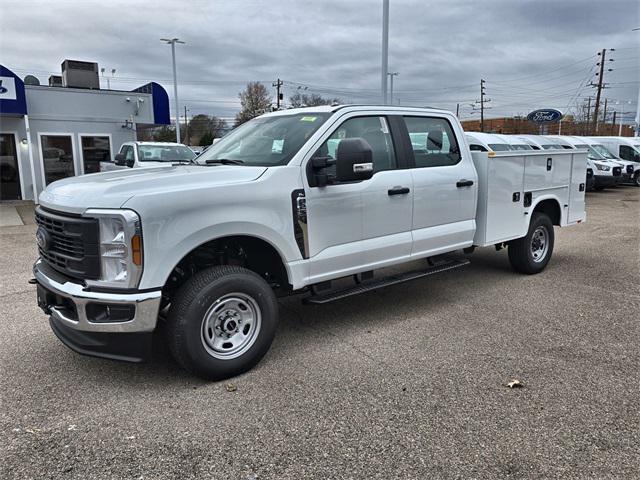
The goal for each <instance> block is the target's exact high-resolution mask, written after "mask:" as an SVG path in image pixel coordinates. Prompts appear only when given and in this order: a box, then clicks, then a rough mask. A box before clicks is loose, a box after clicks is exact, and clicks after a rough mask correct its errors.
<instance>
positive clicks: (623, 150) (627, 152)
mask: <svg viewBox="0 0 640 480" xmlns="http://www.w3.org/2000/svg"><path fill="white" fill-rule="evenodd" d="M620 158H622V159H623V160H630V161H632V162H640V155H638V152H636V151H635V150H634V149H633V148H631V147H630V146H629V145H620Z"/></svg>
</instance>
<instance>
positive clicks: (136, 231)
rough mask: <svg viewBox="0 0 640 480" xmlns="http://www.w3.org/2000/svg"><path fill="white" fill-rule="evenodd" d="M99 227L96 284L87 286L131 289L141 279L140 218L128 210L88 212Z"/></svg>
mask: <svg viewBox="0 0 640 480" xmlns="http://www.w3.org/2000/svg"><path fill="white" fill-rule="evenodd" d="M84 216H85V217H90V218H96V219H97V220H98V223H99V227H100V236H99V238H100V280H87V281H86V282H87V285H95V286H100V287H121V288H135V287H136V286H137V285H138V281H139V280H140V276H141V275H142V230H141V226H140V217H138V214H137V213H135V212H133V211H132V210H103V209H89V210H87V211H86V212H85V213H84Z"/></svg>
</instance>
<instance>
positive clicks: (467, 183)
mask: <svg viewBox="0 0 640 480" xmlns="http://www.w3.org/2000/svg"><path fill="white" fill-rule="evenodd" d="M471 185H473V180H458V181H457V182H456V187H458V188H461V187H470V186H471Z"/></svg>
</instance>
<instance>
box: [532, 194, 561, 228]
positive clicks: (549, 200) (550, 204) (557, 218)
mask: <svg viewBox="0 0 640 480" xmlns="http://www.w3.org/2000/svg"><path fill="white" fill-rule="evenodd" d="M531 212H532V213H531V216H532V217H533V214H534V213H538V212H539V213H544V214H545V215H547V216H548V217H549V219H550V220H551V223H552V224H553V225H557V226H560V225H562V208H561V206H560V201H559V200H558V198H557V197H555V196H546V197H542V198H540V199H538V200H537V201H536V203H535V205H534V206H533V209H532V210H531Z"/></svg>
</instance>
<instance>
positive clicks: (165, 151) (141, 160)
mask: <svg viewBox="0 0 640 480" xmlns="http://www.w3.org/2000/svg"><path fill="white" fill-rule="evenodd" d="M194 158H196V154H195V153H193V150H191V149H190V148H189V147H187V146H186V145H182V144H181V143H172V142H125V143H123V144H122V146H121V147H120V150H119V151H118V153H117V154H116V156H115V158H114V160H113V163H111V162H100V170H101V171H103V172H108V171H110V170H121V169H127V168H143V167H158V166H167V165H172V164H176V163H192V162H193V160H194Z"/></svg>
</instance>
